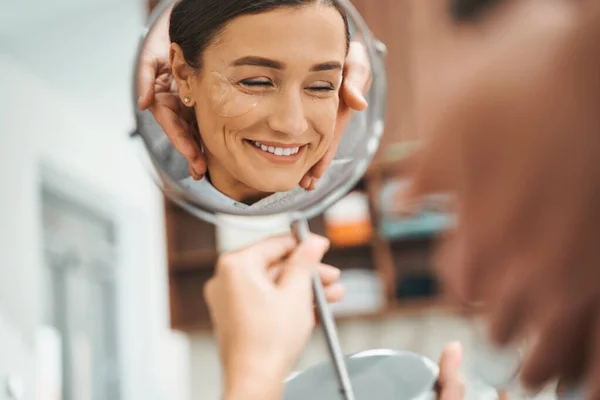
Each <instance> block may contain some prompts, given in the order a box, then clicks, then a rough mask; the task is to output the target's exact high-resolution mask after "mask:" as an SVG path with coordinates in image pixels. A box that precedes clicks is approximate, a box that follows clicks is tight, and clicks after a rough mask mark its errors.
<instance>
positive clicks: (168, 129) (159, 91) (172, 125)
mask: <svg viewBox="0 0 600 400" xmlns="http://www.w3.org/2000/svg"><path fill="white" fill-rule="evenodd" d="M169 15H170V10H169V12H166V13H165V15H164V16H162V17H161V20H159V21H158V22H157V24H156V26H155V27H154V28H153V29H152V31H151V32H150V33H149V34H148V37H147V39H146V43H145V46H144V50H143V53H142V56H141V59H140V65H139V71H138V95H139V99H138V106H139V108H140V109H141V110H150V112H152V115H154V118H155V119H156V121H157V122H158V124H159V125H160V126H161V127H162V129H163V130H164V131H165V133H166V135H167V136H168V137H169V140H170V141H171V143H173V146H174V147H175V149H176V150H177V151H178V152H179V153H180V154H181V155H183V156H184V157H185V158H186V160H187V161H188V165H189V172H190V175H191V176H192V177H193V178H194V179H196V180H198V179H200V178H202V176H203V175H204V173H205V172H206V162H205V160H204V155H203V154H202V151H201V150H200V145H199V142H198V138H199V137H200V135H199V134H198V132H197V124H196V117H195V115H194V112H193V109H191V108H188V107H186V106H185V105H184V104H183V103H182V102H181V100H180V98H179V95H178V90H177V86H176V85H175V81H174V79H173V74H172V72H171V67H170V63H169V49H170V46H171V43H170V41H169V34H168V32H169V19H168V16H169Z"/></svg>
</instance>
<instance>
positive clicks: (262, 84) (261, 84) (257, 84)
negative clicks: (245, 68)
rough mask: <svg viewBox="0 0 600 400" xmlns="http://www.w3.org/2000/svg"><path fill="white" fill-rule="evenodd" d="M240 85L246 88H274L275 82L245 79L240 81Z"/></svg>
mask: <svg viewBox="0 0 600 400" xmlns="http://www.w3.org/2000/svg"><path fill="white" fill-rule="evenodd" d="M240 85H242V86H246V87H270V86H273V82H271V81H270V80H268V79H245V80H243V81H240Z"/></svg>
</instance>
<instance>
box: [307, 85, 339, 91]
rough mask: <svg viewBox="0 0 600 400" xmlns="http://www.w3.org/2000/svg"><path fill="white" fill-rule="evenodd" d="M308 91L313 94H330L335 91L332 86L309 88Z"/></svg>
mask: <svg viewBox="0 0 600 400" xmlns="http://www.w3.org/2000/svg"><path fill="white" fill-rule="evenodd" d="M308 90H310V91H313V92H331V91H333V90H335V89H334V88H333V86H310V87H309V88H308Z"/></svg>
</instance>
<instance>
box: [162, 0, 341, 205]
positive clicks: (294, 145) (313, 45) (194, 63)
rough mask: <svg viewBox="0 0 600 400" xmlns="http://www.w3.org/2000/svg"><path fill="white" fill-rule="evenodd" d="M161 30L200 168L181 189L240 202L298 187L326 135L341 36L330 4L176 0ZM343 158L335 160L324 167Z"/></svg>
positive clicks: (319, 0) (267, 199) (332, 119)
mask: <svg viewBox="0 0 600 400" xmlns="http://www.w3.org/2000/svg"><path fill="white" fill-rule="evenodd" d="M169 33H170V38H171V42H172V45H171V50H170V61H171V69H172V72H173V76H174V79H175V82H176V84H177V87H178V89H179V96H180V98H181V101H182V102H183V104H185V105H186V106H187V107H189V108H191V109H193V112H194V114H195V116H196V121H197V122H198V126H197V128H198V132H199V135H198V137H197V138H196V140H197V141H198V142H199V143H201V145H202V149H203V152H204V154H205V157H206V161H207V170H208V173H207V174H206V175H205V177H204V178H202V179H201V180H199V181H196V180H194V179H193V178H192V177H189V178H186V179H184V180H183V181H181V184H182V186H183V187H185V188H186V189H188V190H190V191H192V192H196V193H198V194H200V195H201V196H204V197H207V196H208V197H212V198H214V199H220V200H221V201H222V202H230V203H232V204H238V205H241V206H245V207H264V206H266V205H268V204H272V203H273V202H277V201H281V196H277V195H275V194H282V193H289V192H290V191H293V190H299V189H300V188H299V187H298V184H299V182H300V180H301V179H302V177H303V176H304V175H305V174H306V173H307V171H308V170H309V169H310V168H311V167H313V166H314V165H315V164H316V163H317V162H318V161H319V160H320V159H321V158H322V157H323V156H324V154H325V152H326V151H327V150H328V148H329V147H330V145H331V142H332V141H333V136H334V128H335V124H336V118H337V114H338V109H339V105H340V99H339V89H340V86H341V83H342V71H343V66H344V60H345V58H346V55H347V52H348V46H349V36H350V35H349V27H348V21H347V18H346V16H345V14H344V12H343V11H342V9H341V7H340V6H339V4H337V2H336V1H335V0H279V1H276V0H262V1H251V2H248V1H246V0H183V1H181V2H180V3H178V4H177V5H176V6H175V7H174V9H173V11H172V13H171V21H170V32H169ZM344 164H345V160H343V159H338V160H334V162H333V163H332V165H331V166H330V167H329V170H328V173H329V172H332V173H334V172H335V169H336V168H342V167H343V166H344ZM331 170H333V171H331Z"/></svg>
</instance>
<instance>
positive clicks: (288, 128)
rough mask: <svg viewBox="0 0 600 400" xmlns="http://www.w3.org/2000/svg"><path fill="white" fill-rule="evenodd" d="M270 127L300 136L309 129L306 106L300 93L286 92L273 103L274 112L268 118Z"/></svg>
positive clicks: (286, 133)
mask: <svg viewBox="0 0 600 400" xmlns="http://www.w3.org/2000/svg"><path fill="white" fill-rule="evenodd" d="M268 123H269V127H270V128H271V129H273V130H274V131H277V132H281V133H283V134H285V135H290V136H298V135H301V134H303V133H304V132H306V130H307V129H308V121H307V120H306V115H305V114H304V106H303V104H302V98H301V95H300V94H295V93H294V94H292V93H286V94H285V95H284V96H279V97H278V98H277V100H276V104H273V112H272V113H271V115H270V116H269V119H268Z"/></svg>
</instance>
